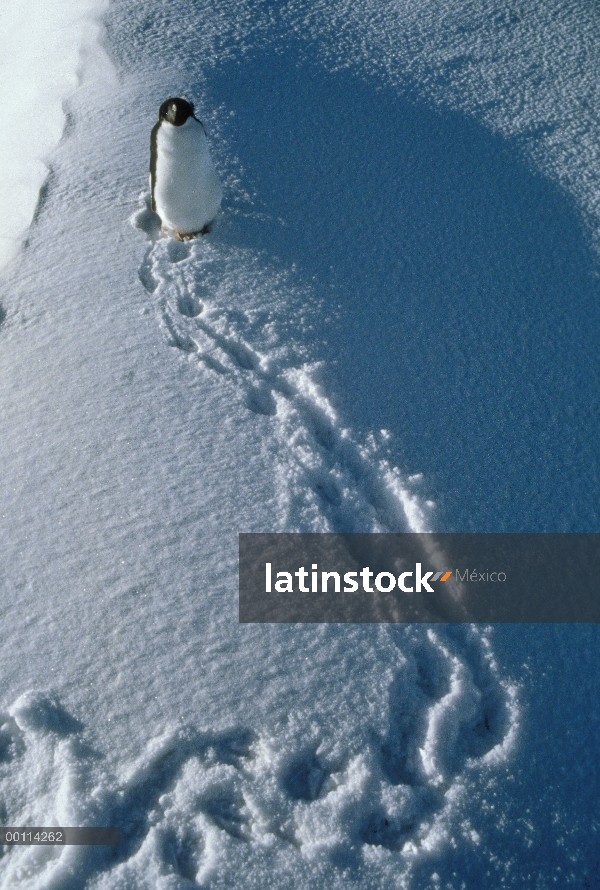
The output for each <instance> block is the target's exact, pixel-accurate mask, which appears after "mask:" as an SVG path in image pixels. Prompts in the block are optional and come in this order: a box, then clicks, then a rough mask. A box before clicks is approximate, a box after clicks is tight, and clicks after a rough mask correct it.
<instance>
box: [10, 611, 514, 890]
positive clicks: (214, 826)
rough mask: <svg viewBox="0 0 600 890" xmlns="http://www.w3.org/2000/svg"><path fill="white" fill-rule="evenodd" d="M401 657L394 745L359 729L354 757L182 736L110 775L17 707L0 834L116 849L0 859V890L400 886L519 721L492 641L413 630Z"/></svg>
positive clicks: (83, 745)
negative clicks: (311, 882) (114, 842)
mask: <svg viewBox="0 0 600 890" xmlns="http://www.w3.org/2000/svg"><path fill="white" fill-rule="evenodd" d="M397 642H398V645H399V646H400V645H401V646H402V648H403V649H405V648H406V646H407V644H409V645H410V648H411V651H410V654H406V655H400V654H399V652H398V650H396V656H397V657H396V662H397V665H396V667H395V669H393V670H392V669H391V666H390V671H389V674H390V677H389V707H388V726H387V729H385V730H384V731H383V732H381V731H380V730H377V729H375V728H372V729H371V730H369V728H368V725H367V726H366V731H365V732H364V734H363V736H362V746H361V747H359V748H358V749H356V747H355V748H352V745H351V744H350V740H349V739H344V738H340V737H339V736H337V737H336V736H332V735H330V734H328V733H327V732H325V731H324V729H325V728H324V727H320V726H319V725H318V724H317V723H315V722H312V723H310V722H309V724H306V725H304V726H302V718H301V715H298V717H297V718H296V720H298V718H299V719H300V723H298V722H296V721H295V720H292V721H291V722H290V723H289V724H288V725H287V727H286V728H285V729H283V728H282V730H281V731H280V732H279V733H278V734H277V735H273V734H271V733H269V732H265V731H264V730H260V729H255V728H254V727H252V726H243V725H242V726H240V725H234V726H231V728H230V729H227V730H220V731H218V732H211V731H206V730H204V731H199V730H197V729H196V728H195V727H194V726H192V725H188V726H181V727H179V728H173V729H171V730H168V731H166V732H164V733H163V734H162V735H160V736H158V737H157V738H155V739H154V740H153V741H152V742H151V743H150V744H149V745H148V746H147V749H146V751H145V752H144V753H143V754H142V755H141V756H140V758H139V759H138V760H137V761H135V762H132V763H123V764H121V768H120V771H119V774H118V775H110V774H106V772H105V771H104V769H103V765H102V759H103V758H102V752H101V751H99V750H97V748H96V746H95V745H93V740H90V739H89V738H87V737H86V733H85V730H84V727H83V726H82V724H81V723H80V722H79V721H77V720H75V719H74V718H73V717H72V716H71V715H70V714H69V713H68V712H67V711H65V710H64V708H63V707H62V706H61V704H60V702H59V701H58V699H57V698H56V697H55V696H53V695H52V694H51V693H43V692H38V693H26V694H25V695H23V696H21V697H20V698H19V699H18V700H17V701H16V702H15V703H14V704H13V705H12V706H11V707H10V708H9V709H8V712H7V713H5V714H3V715H0V721H1V722H0V795H1V797H0V800H1V807H2V819H3V821H4V822H5V823H6V824H15V825H16V824H18V825H23V824H39V825H76V824H99V825H109V824H110V825H119V826H120V827H121V834H122V840H121V844H120V846H119V847H118V848H94V847H89V848H86V847H67V848H60V847H29V848H27V847H12V848H9V847H4V848H2V849H1V850H0V888H2V890H9V888H14V887H19V888H20V890H80V888H83V887H89V888H92V887H94V888H98V890H109V888H110V890H116V888H122V887H130V886H136V887H139V888H154V890H167V888H173V887H178V888H181V890H183V888H192V887H198V886H207V885H208V884H210V886H211V887H231V886H233V885H234V884H238V883H239V882H240V881H243V882H244V883H245V884H246V886H257V887H259V886H264V875H265V874H266V873H267V871H268V870H269V869H275V870H276V873H277V884H278V887H281V888H287V887H298V886H303V885H304V884H303V881H304V879H306V878H309V877H310V875H312V876H313V878H314V875H315V874H316V873H317V872H318V873H319V874H320V875H321V878H322V879H323V880H325V881H327V883H328V885H329V886H332V887H342V886H346V887H347V886H362V885H364V883H363V882H364V881H365V880H366V881H367V882H369V880H377V881H379V880H382V879H383V876H384V875H387V880H388V881H390V883H388V884H387V886H409V884H405V883H404V882H405V881H407V880H409V879H410V872H411V868H412V866H413V865H414V864H415V863H416V862H417V861H418V860H419V858H420V854H421V853H423V852H426V851H428V850H429V851H431V850H434V849H436V847H439V846H440V845H441V846H443V845H444V844H445V842H447V840H448V839H449V838H450V837H452V836H454V832H455V829H454V828H453V827H452V823H453V820H454V813H455V810H456V809H457V807H460V804H461V800H462V798H463V797H464V794H465V792H466V789H467V788H468V787H469V779H470V776H472V775H473V774H474V771H475V773H476V772H477V771H480V770H481V769H482V768H484V767H485V765H486V764H487V763H492V762H494V761H498V760H502V759H504V758H505V757H506V755H507V753H508V751H509V750H510V749H511V747H512V744H513V743H514V738H515V733H516V728H517V719H516V701H515V691H514V689H512V688H510V687H507V686H505V685H504V684H502V683H501V682H500V680H499V677H498V671H497V666H496V664H495V662H494V659H493V657H492V655H491V652H490V649H489V644H488V643H487V640H486V638H485V637H483V638H482V637H481V636H480V635H479V634H478V633H475V632H474V631H473V630H470V631H469V630H468V629H467V630H465V629H462V630H458V631H457V632H456V633H455V635H454V638H448V639H445V640H444V638H443V637H442V636H440V635H439V634H438V633H436V632H433V631H431V630H429V631H428V630H426V629H423V628H420V629H411V630H406V629H404V630H403V631H399V632H398V633H397ZM368 722H369V721H368V718H367V724H368ZM90 741H91V742H92V745H90ZM315 870H316V871H315ZM369 876H370V878H369ZM369 885H370V886H375V885H374V884H369ZM377 886H379V883H378V884H377Z"/></svg>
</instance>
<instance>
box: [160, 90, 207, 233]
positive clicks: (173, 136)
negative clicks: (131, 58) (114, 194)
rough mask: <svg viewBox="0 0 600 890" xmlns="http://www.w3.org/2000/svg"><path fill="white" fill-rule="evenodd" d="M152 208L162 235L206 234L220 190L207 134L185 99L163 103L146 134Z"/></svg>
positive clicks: (192, 107) (191, 106) (167, 100)
mask: <svg viewBox="0 0 600 890" xmlns="http://www.w3.org/2000/svg"><path fill="white" fill-rule="evenodd" d="M150 194H151V198H152V210H153V211H154V212H155V213H156V214H158V216H159V217H160V220H161V223H162V229H163V231H164V232H166V233H167V234H170V235H174V236H175V237H176V238H179V240H180V241H183V240H188V239H190V238H193V237H194V236H195V235H205V234H206V233H207V232H208V231H209V230H210V225H211V223H212V222H213V220H214V219H215V217H216V215H217V213H218V212H219V208H220V206H221V200H222V197H223V190H222V188H221V183H220V181H219V177H218V176H217V171H216V170H215V167H214V164H213V162H212V159H211V156H210V151H209V149H208V142H207V140H206V131H205V129H204V125H203V124H202V121H200V120H198V118H197V117H196V116H195V114H194V106H193V104H192V103H191V102H188V101H187V99H176V98H170V99H166V100H165V101H164V102H163V103H162V105H161V106H160V108H159V111H158V121H157V123H156V124H155V125H154V127H153V128H152V133H151V136H150Z"/></svg>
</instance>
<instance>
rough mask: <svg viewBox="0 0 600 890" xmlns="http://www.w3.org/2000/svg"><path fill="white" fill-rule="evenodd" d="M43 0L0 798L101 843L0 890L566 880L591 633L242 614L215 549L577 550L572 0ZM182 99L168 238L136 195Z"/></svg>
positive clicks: (589, 680) (579, 17) (28, 52)
mask: <svg viewBox="0 0 600 890" xmlns="http://www.w3.org/2000/svg"><path fill="white" fill-rule="evenodd" d="M7 8H8V7H7ZM9 9H10V11H11V13H10V14H11V15H14V16H16V15H17V14H22V13H23V10H24V7H23V6H20V7H17V6H16V5H15V6H14V7H9ZM27 9H28V11H30V12H31V14H32V15H33V13H34V12H35V8H34V7H33V6H29V7H27ZM53 9H54V12H53V14H54V13H55V14H56V19H55V20H53V22H54V23H53V24H52V25H50V24H48V25H45V26H44V27H45V28H46V30H44V31H43V33H41V34H40V35H38V34H37V33H36V32H32V33H31V38H32V39H31V41H30V42H29V43H28V44H27V45H26V46H21V45H19V44H18V43H17V40H16V38H15V39H14V40H13V41H10V34H11V33H12V34H13V37H14V33H15V31H18V33H19V34H21V33H22V32H21V31H19V30H18V29H16V28H15V27H14V26H11V27H9V28H7V27H6V26H5V25H3V32H2V33H3V35H4V37H5V39H6V40H9V45H10V47H11V52H12V53H13V54H14V58H15V59H16V60H18V63H19V65H20V64H23V65H24V66H25V67H27V68H29V69H31V70H32V71H35V72H36V77H38V78H39V73H40V72H41V71H42V70H43V67H44V62H43V60H41V59H40V61H39V65H38V62H37V61H36V62H35V64H34V62H33V60H36V59H37V55H36V52H37V51H36V47H37V46H47V47H48V48H49V49H50V47H53V49H52V52H51V53H50V58H51V60H52V63H51V64H52V67H51V68H50V69H48V68H46V69H45V70H46V72H47V76H46V77H45V78H44V82H45V85H46V86H47V88H48V90H49V93H50V94H51V96H52V102H53V103H54V105H53V108H54V111H53V112H52V113H53V115H54V117H53V120H54V121H55V123H54V124H52V125H50V124H48V125H47V126H46V127H44V130H45V131H47V136H48V140H47V141H46V142H44V143H43V144H42V143H41V142H37V141H35V145H34V144H33V142H32V138H31V137H30V136H29V135H28V134H27V133H25V131H21V132H20V133H19V138H20V142H19V150H18V151H17V152H16V154H17V155H19V156H21V157H22V158H23V162H24V163H25V161H27V163H28V164H31V163H35V162H36V161H39V160H40V159H44V162H45V163H46V164H47V165H48V166H49V169H50V174H49V176H48V177H47V178H46V179H45V182H44V186H43V188H42V189H41V192H40V195H39V201H37V212H36V214H35V220H34V222H33V224H32V225H31V227H30V228H29V231H28V234H27V238H26V241H25V244H24V246H23V248H22V249H21V251H20V252H19V253H18V254H17V255H15V256H14V257H13V259H12V261H11V262H10V263H9V264H8V265H6V267H5V271H4V277H3V280H2V294H1V297H0V302H1V304H2V313H1V316H0V318H1V321H0V405H1V406H2V418H3V424H2V426H3V434H2V464H3V479H4V484H3V486H2V488H1V490H0V526H1V532H0V534H1V540H2V542H3V543H2V551H3V559H2V565H1V567H0V577H1V581H2V596H1V598H0V609H1V617H2V628H3V634H2V646H1V647H0V666H1V676H2V678H3V694H2V701H1V702H0V817H1V821H2V822H3V823H4V824H7V825H10V824H12V825H35V824H38V825H53V824H54V825H59V824H62V825H86V824H98V825H110V824H116V825H119V826H120V827H121V831H122V843H121V845H120V846H119V848H118V849H117V850H116V851H112V850H110V849H109V848H94V847H87V848H86V847H70V848H58V847H54V848H50V847H47V848H46V847H44V848H42V847H15V848H12V849H10V850H9V849H8V848H4V849H3V850H2V856H0V888H2V890H5V888H11V890H13V888H20V890H42V888H43V890H50V888H54V890H80V888H83V887H85V888H89V890H92V888H93V890H116V888H133V887H135V888H164V890H167V888H169V890H171V888H181V890H183V888H191V887H214V888H225V887H227V888H230V887H234V886H236V887H237V886H243V887H248V888H251V887H256V888H264V887H266V886H275V885H276V886H277V887H278V888H287V887H290V888H292V887H293V888H303V887H315V886H318V887H321V886H323V887H325V886H327V887H332V888H335V887H356V888H366V887H369V888H374V887H381V888H384V887H385V888H386V890H387V888H391V887H399V888H407V890H413V888H414V890H417V888H425V887H429V886H436V887H438V886H440V887H447V888H458V887H463V886H464V887H468V888H480V887H481V886H486V887H509V886H519V887H522V886H526V885H528V884H529V883H531V882H530V877H529V876H530V874H531V872H532V871H535V872H536V874H538V875H539V880H538V886H539V887H545V886H550V884H551V881H552V880H553V878H554V875H555V874H560V875H561V881H562V885H563V886H581V885H582V882H583V879H584V878H586V879H587V878H588V877H589V876H590V875H592V869H593V858H592V857H593V854H592V850H593V836H594V831H595V825H596V821H595V820H596V816H595V814H594V806H595V800H597V795H596V796H595V795H594V793H593V789H594V788H595V789H596V790H597V777H596V767H595V764H594V760H593V752H594V750H595V748H594V745H593V738H594V733H593V729H594V726H595V724H596V723H597V716H596V708H595V706H594V704H593V699H594V696H595V690H596V689H597V672H598V669H597V665H596V661H595V660H594V652H595V646H596V642H597V641H596V629H595V628H590V629H587V630H586V631H585V632H584V631H582V630H577V629H573V628H562V629H540V628H529V629H523V628H519V627H518V626H517V627H515V628H505V629H501V628H495V629H494V630H492V629H489V628H483V627H469V626H462V625H457V626H453V627H452V626H448V627H445V626H438V627H436V628H435V630H434V629H431V628H427V627H425V626H421V627H411V626H383V625H382V626H370V625H366V626H337V625H330V626H270V625H264V626H241V625H239V623H238V621H237V535H238V533H239V532H240V531H313V532H320V531H339V532H348V531H386V530H413V531H423V530H427V529H431V528H434V527H435V528H443V527H445V528H451V527H455V528H470V529H478V530H481V531H483V530H494V531H500V530H506V529H508V528H510V529H511V530H530V531H531V530H538V531H542V530H556V529H561V530H567V529H575V530H589V529H592V530H596V528H597V506H598V503H599V500H598V478H597V474H594V466H595V463H594V457H593V456H594V454H595V451H596V444H595V443H596V441H597V416H595V413H594V412H595V410H596V407H597V391H596V385H595V379H596V378H595V376H594V369H595V362H596V355H597V351H596V347H597V344H596V331H597V325H596V321H597V312H598V305H599V304H598V300H597V297H598V283H597V277H596V276H597V272H598V263H597V255H596V253H595V250H596V248H595V246H594V244H595V239H596V235H595V232H596V221H595V213H596V196H597V194H598V190H597V183H598V181H599V180H598V176H599V174H600V167H599V166H598V163H597V161H596V159H595V155H594V139H595V132H596V130H595V128H596V127H597V123H596V122H595V120H594V116H593V113H592V110H591V109H592V105H591V98H592V97H593V93H594V89H595V80H594V70H595V69H594V65H595V59H596V53H597V50H596V49H595V46H596V45H597V44H595V43H594V38H595V35H596V31H597V25H598V19H597V13H596V12H595V11H594V10H593V9H592V7H589V8H588V9H586V10H584V12H583V13H580V11H579V8H578V7H575V5H569V4H560V5H559V4H549V5H547V6H545V7H544V9H543V10H538V9H536V10H533V9H527V10H522V9H520V8H519V10H517V9H516V8H515V11H514V12H513V13H510V14H509V13H508V12H506V11H505V9H504V7H503V6H501V5H500V6H495V5H494V4H484V6H481V5H480V4H464V3H456V4H453V3H449V4H447V5H446V6H445V7H444V12H443V15H440V10H439V5H438V4H436V3H433V2H431V3H424V4H418V5H414V6H411V5H410V4H395V3H391V2H390V3H383V4H382V3H378V4H376V5H375V4H373V5H371V4H370V3H367V2H365V3H363V4H360V5H358V4H336V3H329V4H320V3H310V4H303V3H288V4H284V3H282V4H279V5H278V4H266V3H265V4H261V5H258V4H249V3H244V2H242V0H238V2H234V0H231V2H226V0H222V2H217V3H209V2H206V3H199V4H189V5H188V6H183V7H181V6H178V7H177V9H175V8H174V7H173V6H172V5H171V4H168V3H166V2H164V3H163V2H156V0H153V2H152V3H149V2H138V3H136V4H134V5H130V4H124V3H121V2H119V0H115V2H113V3H112V4H111V5H110V6H109V7H108V8H107V9H106V10H105V12H104V18H103V20H102V21H103V28H104V30H103V31H102V32H100V31H99V30H98V26H97V25H95V24H94V22H95V19H94V16H96V15H97V14H98V12H99V11H101V10H102V9H104V8H103V7H99V6H92V5H89V6H87V5H83V4H82V6H81V7H75V6H73V5H70V6H69V10H67V8H66V6H65V7H64V8H63V7H61V6H60V5H55V6H54V7H53ZM17 11H18V12H17ZM3 14H4V13H3ZM23 14H24V13H23ZM61 16H62V18H61ZM74 21H77V22H79V23H80V25H78V27H77V28H76V27H75V26H74V24H73V23H74ZM0 22H1V20H0ZM40 22H41V19H40ZM40 27H41V25H40ZM53 29H55V30H53ZM52 34H55V35H58V38H59V39H58V45H59V46H60V49H57V48H56V47H57V42H56V40H55V38H54V37H52V38H51V35H52ZM45 35H48V37H47V39H46V36H45ZM100 37H101V38H102V44H100V43H99V42H98V40H99V38H100ZM94 41H96V42H95V43H94ZM549 46H552V47H553V48H554V49H553V55H552V56H551V57H550V56H549V55H548V54H547V53H546V52H545V47H549ZM582 47H583V49H582ZM77 48H79V51H80V55H78V54H77ZM82 48H83V50H82ZM554 53H555V54H556V55H554ZM559 56H560V62H558V61H556V59H557V58H558V57H559ZM12 57H13V56H11V58H12ZM75 60H77V61H75ZM36 66H37V67H36ZM9 67H10V70H14V71H16V70H17V61H15V63H14V65H12V63H11V66H9ZM77 71H79V73H78V74H77ZM15 82H16V83H17V84H21V83H23V81H22V79H20V78H17V79H16V81H15ZM76 83H78V86H77V89H75V90H74V86H75V84H76ZM29 89H30V88H29V87H25V86H23V91H24V92H23V97H24V98H23V101H24V102H25V101H29V99H27V100H26V95H29V94H28V93H27V92H26V91H27V90H29ZM35 89H36V90H38V89H39V88H38V87H36V88H35ZM32 90H33V88H32ZM184 94H186V95H188V96H189V97H190V98H191V99H193V100H194V102H195V103H196V108H197V110H198V113H199V116H200V117H201V118H202V120H203V121H204V123H205V124H206V127H207V131H208V136H209V140H210V146H211V152H212V153H213V156H214V158H215V162H216V165H217V168H218V172H219V174H220V176H221V178H222V181H223V184H224V195H225V197H224V202H223V213H222V216H221V218H220V219H219V220H218V223H217V225H216V226H215V229H214V231H213V232H212V233H211V234H210V235H209V236H207V237H205V238H202V239H197V240H195V241H193V242H189V243H179V242H177V241H175V240H171V239H167V238H163V237H161V236H160V234H159V231H158V226H157V222H156V218H155V217H154V216H153V215H152V214H151V212H150V211H149V205H148V199H149V196H148V191H147V176H148V159H149V136H150V129H151V127H152V125H153V124H154V122H155V120H156V115H157V110H158V106H159V104H160V102H161V101H163V100H164V99H165V98H166V97H167V96H169V95H184ZM31 95H32V96H33V97H34V98H33V99H32V101H33V102H34V104H35V103H40V102H41V100H40V98H39V96H40V93H39V92H31ZM67 95H68V98H67ZM61 102H64V103H65V110H66V115H67V117H66V120H67V127H66V129H65V131H64V134H63V136H62V139H61V140H60V142H59V144H58V145H57V147H56V148H55V149H54V150H53V151H51V153H50V154H47V153H48V152H50V149H51V146H52V145H56V143H57V142H58V140H59V131H60V128H61V126H62V120H63V118H62V111H61V112H60V114H59V113H58V108H59V106H60V103H61ZM47 104H48V105H50V104H51V103H50V100H48V103H47ZM36 107H37V104H36ZM584 137H585V138H584ZM21 149H22V150H21ZM3 152H4V150H3ZM4 153H5V152H4ZM10 154H11V156H14V155H15V150H14V148H11V149H10ZM3 156H4V155H3ZM23 169H25V168H23ZM28 169H30V168H28ZM19 177H25V178H26V179H27V180H28V181H29V182H30V184H31V188H30V189H29V188H28V189H25V188H23V189H21V191H20V196H22V200H21V197H19V202H18V204H19V207H20V208H22V209H23V216H22V218H20V220H19V221H17V220H16V219H13V220H11V223H10V224H11V228H10V229H7V233H8V234H9V236H10V237H11V238H18V237H19V234H20V232H21V231H22V229H23V228H24V227H25V225H27V224H28V222H29V220H30V219H31V216H32V213H33V207H34V205H35V203H36V200H37V198H36V195H37V192H38V191H39V190H40V185H41V178H39V179H38V180H37V181H36V180H34V177H33V175H32V174H22V173H19V174H18V176H17V179H15V182H17V181H18V178H19ZM34 186H35V188H34ZM17 187H19V186H15V189H16V188H17ZM19 188H20V187H19ZM3 200H4V199H3ZM11 206H12V204H11V205H9V210H8V216H10V207H11ZM2 207H3V209H4V208H5V207H6V205H5V204H2ZM27 208H30V209H27ZM4 216H5V217H6V216H7V211H6V210H5V213H4ZM574 651H577V653H578V658H574V657H573V652H574ZM584 711H585V715H586V716H585V717H584V716H583V715H584ZM563 718H565V719H563ZM565 720H566V721H567V722H566V724H565ZM564 725H567V726H569V727H572V729H570V730H569V731H568V732H565V730H564ZM576 758H577V759H578V760H579V762H580V763H581V764H582V767H581V768H580V769H579V770H578V769H575V768H573V767H572V763H573V762H574V760H575V759H576ZM578 801H581V802H582V805H581V808H580V809H578ZM553 831H554V832H555V835H552V832H553ZM549 836H556V838H557V842H556V846H554V847H552V848H551V849H550V851H549V850H548V848H547V846H546V847H545V846H544V844H547V843H548V842H547V841H546V840H544V838H547V837H549Z"/></svg>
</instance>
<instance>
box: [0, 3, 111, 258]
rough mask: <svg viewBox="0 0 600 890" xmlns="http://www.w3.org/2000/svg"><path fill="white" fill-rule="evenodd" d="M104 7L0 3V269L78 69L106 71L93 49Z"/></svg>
mask: <svg viewBox="0 0 600 890" xmlns="http://www.w3.org/2000/svg"><path fill="white" fill-rule="evenodd" d="M105 9H106V2H104V0H53V2H52V3H46V2H44V0H32V2H29V3H23V2H21V0H4V2H3V3H2V8H1V9H0V41H1V42H0V50H1V52H0V83H2V93H1V95H0V116H1V117H2V120H3V121H4V122H5V125H4V126H3V127H2V132H1V133H0V165H1V167H2V180H1V181H0V210H1V213H0V219H1V220H2V222H1V223H0V266H2V265H4V264H6V263H7V262H8V261H9V260H10V259H11V258H12V257H13V256H14V255H15V254H16V252H17V251H18V250H19V247H20V244H21V241H22V238H23V236H24V234H25V232H26V230H27V228H28V226H29V224H30V222H31V220H32V217H33V214H34V211H35V208H36V205H37V202H38V196H39V193H40V189H41V187H42V185H43V183H44V181H45V180H46V178H47V176H48V167H47V165H46V163H45V160H46V157H47V155H48V154H49V152H50V151H51V150H52V149H53V148H54V146H55V145H56V144H57V143H58V142H59V141H60V138H61V135H62V132H63V129H64V125H65V114H64V110H63V101H64V100H65V99H66V98H67V97H68V96H69V95H70V94H71V93H72V92H73V90H74V89H75V88H76V86H77V83H78V78H79V72H80V69H81V65H82V63H84V61H85V64H87V66H88V69H90V68H91V67H92V65H93V66H94V67H96V68H98V67H102V68H103V69H104V70H105V71H106V70H109V69H110V63H109V61H108V60H107V59H106V58H105V56H104V53H103V51H102V48H101V46H100V43H99V41H98V36H99V25H98V21H97V20H98V17H99V15H100V14H101V13H102V12H103V11H104V10H105Z"/></svg>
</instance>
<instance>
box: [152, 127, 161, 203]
mask: <svg viewBox="0 0 600 890" xmlns="http://www.w3.org/2000/svg"><path fill="white" fill-rule="evenodd" d="M160 124H161V122H160V121H157V122H156V123H155V124H154V126H153V127H152V132H151V133H150V206H151V208H152V210H153V212H154V213H156V201H155V200H154V187H155V185H156V154H157V149H156V142H157V138H158V128H159V127H160Z"/></svg>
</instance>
